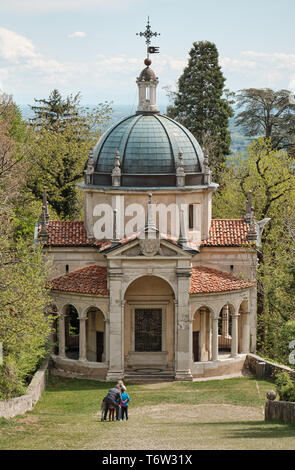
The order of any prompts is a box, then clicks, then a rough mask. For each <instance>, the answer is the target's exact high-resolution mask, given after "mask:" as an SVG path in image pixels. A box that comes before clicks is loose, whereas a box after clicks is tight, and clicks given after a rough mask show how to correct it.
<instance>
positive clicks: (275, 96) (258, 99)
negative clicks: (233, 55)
mask: <svg viewBox="0 0 295 470" xmlns="http://www.w3.org/2000/svg"><path fill="white" fill-rule="evenodd" d="M237 102H238V108H240V109H241V112H240V113H239V114H238V115H237V116H236V123H237V125H239V126H241V127H242V129H243V130H244V132H245V135H246V136H252V137H256V136H257V135H262V136H264V137H265V138H266V139H271V143H272V148H274V149H285V150H287V151H288V153H290V154H293V155H294V150H295V146H294V139H293V136H294V132H295V105H294V104H292V103H291V102H290V91H288V90H279V91H273V90H271V89H270V88H264V89H256V88H248V89H244V90H241V91H240V93H239V94H238V95H237Z"/></svg>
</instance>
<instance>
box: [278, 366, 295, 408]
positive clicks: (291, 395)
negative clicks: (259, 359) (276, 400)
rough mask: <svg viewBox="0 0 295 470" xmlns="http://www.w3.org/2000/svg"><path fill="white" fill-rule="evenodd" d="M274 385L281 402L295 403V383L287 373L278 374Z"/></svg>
mask: <svg viewBox="0 0 295 470" xmlns="http://www.w3.org/2000/svg"><path fill="white" fill-rule="evenodd" d="M275 383H276V389H277V392H278V394H279V397H280V400H281V401H294V402H295V381H294V379H292V378H291V377H290V375H289V374H288V373H287V372H280V373H279V374H278V375H277V376H276V380H275Z"/></svg>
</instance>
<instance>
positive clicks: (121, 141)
mask: <svg viewBox="0 0 295 470" xmlns="http://www.w3.org/2000/svg"><path fill="white" fill-rule="evenodd" d="M117 150H118V151H119V153H120V164H121V171H122V175H126V174H127V175H128V174H129V175H147V176H148V175H159V174H174V175H175V172H176V168H177V164H178V153H179V152H182V154H183V164H184V171H185V173H186V174H187V173H201V172H202V165H203V152H202V149H201V147H200V145H199V144H198V142H197V140H196V139H195V138H194V136H193V135H192V134H191V133H190V132H189V131H188V130H187V129H186V128H185V127H183V126H182V125H180V124H179V123H178V122H176V121H174V120H172V119H170V118H168V117H167V116H164V115H161V114H157V113H150V114H144V113H143V114H135V115H132V116H129V117H126V118H125V119H122V120H121V121H120V122H118V123H117V124H115V125H114V126H113V127H112V128H111V129H109V130H108V131H107V132H106V133H105V134H104V135H103V136H102V137H101V138H100V140H99V142H98V143H97V145H96V147H95V148H94V155H93V157H94V171H95V173H104V174H106V173H108V174H110V173H111V172H112V170H113V168H114V161H115V152H116V151H117Z"/></svg>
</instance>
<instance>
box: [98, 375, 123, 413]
mask: <svg viewBox="0 0 295 470" xmlns="http://www.w3.org/2000/svg"><path fill="white" fill-rule="evenodd" d="M129 402H130V397H129V395H128V393H127V389H126V387H125V385H124V383H123V381H122V380H119V382H118V383H117V385H116V386H115V387H114V388H111V389H110V390H109V392H108V394H107V395H106V396H105V397H104V399H103V401H102V405H101V420H102V421H107V415H108V413H109V421H114V420H115V416H114V415H115V411H116V421H121V420H122V421H124V418H125V419H126V421H128V405H129Z"/></svg>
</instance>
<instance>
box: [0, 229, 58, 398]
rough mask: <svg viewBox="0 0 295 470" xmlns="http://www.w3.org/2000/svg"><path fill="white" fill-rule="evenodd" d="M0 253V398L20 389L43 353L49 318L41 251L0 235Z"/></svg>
mask: <svg viewBox="0 0 295 470" xmlns="http://www.w3.org/2000/svg"><path fill="white" fill-rule="evenodd" d="M0 253H1V254H0V341H1V342H2V345H3V364H2V366H1V374H0V377H1V379H0V398H2V399H5V398H8V397H10V396H15V395H17V394H19V393H21V392H23V390H24V386H25V384H26V379H27V377H28V375H30V374H31V373H32V372H33V371H34V370H35V368H36V366H37V364H38V362H39V361H40V359H41V358H43V357H44V356H45V355H46V347H45V345H46V342H47V338H48V335H49V334H50V331H51V323H52V319H53V318H52V315H49V314H48V315H47V314H45V313H44V311H45V309H46V306H47V305H48V303H49V302H50V298H49V295H48V288H47V287H46V282H47V279H48V270H49V265H48V264H46V263H45V261H44V260H43V257H42V254H41V252H40V251H39V250H38V249H32V248H30V247H27V246H25V245H22V244H21V243H20V241H19V242H18V244H17V246H14V245H13V244H12V243H11V241H10V240H9V238H8V237H6V236H3V235H1V236H0Z"/></svg>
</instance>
